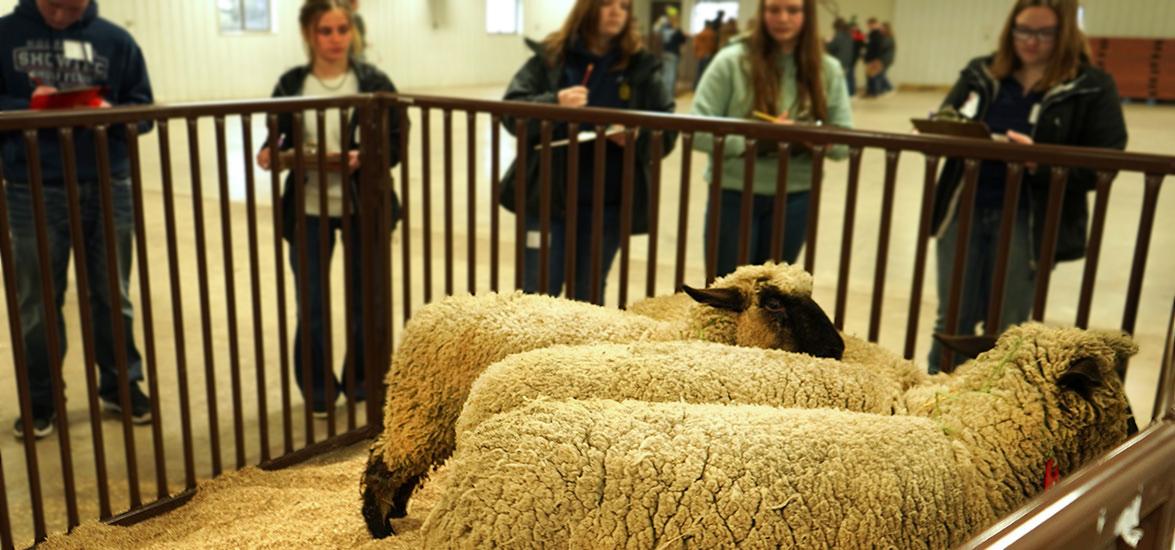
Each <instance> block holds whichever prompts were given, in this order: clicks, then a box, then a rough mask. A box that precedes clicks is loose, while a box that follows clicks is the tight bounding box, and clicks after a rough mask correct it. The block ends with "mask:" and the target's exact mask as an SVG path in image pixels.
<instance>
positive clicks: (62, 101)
mask: <svg viewBox="0 0 1175 550" xmlns="http://www.w3.org/2000/svg"><path fill="white" fill-rule="evenodd" d="M100 105H102V87H101V86H85V87H82V88H73V89H70V90H60V91H57V92H55V93H52V94H45V95H39V96H35V97H33V98H31V99H30V100H29V109H32V110H47V109H69V108H73V107H98V106H100Z"/></svg>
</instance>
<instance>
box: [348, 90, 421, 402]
mask: <svg viewBox="0 0 1175 550" xmlns="http://www.w3.org/2000/svg"><path fill="white" fill-rule="evenodd" d="M396 105H397V109H396V111H397V113H398V116H399V117H400V227H402V228H403V229H401V230H400V254H401V256H400V257H401V258H402V260H401V261H400V263H401V264H403V266H402V268H401V275H400V276H401V280H400V286H401V287H402V288H403V291H404V322H405V323H407V322H408V319H411V318H412V214H411V211H412V209H411V208H410V206H411V205H412V202H411V200H410V198H411V190H412V186H411V185H409V176H410V172H409V170H408V160H409V159H408V141H409V138H410V137H411V130H412V128H411V124H410V123H411V121H410V120H409V119H408V104H407V103H397V104H396ZM360 135H362V134H360ZM359 208H360V205H359V203H358V201H357V202H356V211H358V209H359ZM369 422H370V420H369Z"/></svg>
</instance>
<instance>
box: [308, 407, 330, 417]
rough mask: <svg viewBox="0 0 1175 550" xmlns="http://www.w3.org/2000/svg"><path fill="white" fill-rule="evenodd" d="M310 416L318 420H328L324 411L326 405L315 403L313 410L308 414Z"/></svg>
mask: <svg viewBox="0 0 1175 550" xmlns="http://www.w3.org/2000/svg"><path fill="white" fill-rule="evenodd" d="M310 415H311V416H313V417H314V418H317V419H319V420H326V419H328V418H330V415H329V414H327V411H326V404H324V403H315V404H314V410H313V412H311V413H310Z"/></svg>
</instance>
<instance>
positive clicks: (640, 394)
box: [456, 341, 905, 447]
mask: <svg viewBox="0 0 1175 550" xmlns="http://www.w3.org/2000/svg"><path fill="white" fill-rule="evenodd" d="M904 389H905V388H902V387H901V386H900V385H899V384H898V383H897V382H895V381H893V380H892V379H891V378H890V377H888V376H886V375H885V374H884V373H879V372H877V371H875V370H874V369H872V368H868V367H865V366H862V365H855V364H846V363H843V362H840V361H837V360H835V359H828V358H817V357H811V356H808V355H802V354H798V353H793V352H789V351H782V350H772V349H757V348H742V347H735V346H728V345H725V344H715V343H712V342H702V341H682V342H638V343H633V344H588V345H582V346H554V347H550V348H543V349H537V350H533V351H528V352H525V353H519V354H515V355H511V356H509V357H507V358H505V359H503V360H501V361H498V362H497V363H494V364H493V365H490V367H489V368H487V369H486V370H485V372H484V373H482V375H481V376H480V377H479V378H478V379H477V381H476V382H474V383H473V387H472V389H470V391H469V397H468V399H466V400H465V407H464V409H463V410H462V411H461V416H460V417H458V419H457V424H456V431H457V446H458V447H460V446H461V436H462V434H464V433H465V432H467V431H469V430H470V429H472V428H474V427H476V426H477V424H480V423H481V422H483V421H485V420H486V419H487V418H489V417H491V416H493V415H495V414H498V413H501V412H503V411H507V410H510V409H514V408H518V407H520V406H522V405H524V404H525V403H526V402H528V401H531V400H533V399H537V398H545V399H555V400H562V399H590V398H604V399H614V400H626V399H633V400H640V401H678V400H680V401H685V402H689V403H722V404H749V405H770V406H774V407H803V408H818V407H832V408H838V409H844V410H850V411H861V412H873V413H878V414H900V413H903V412H905V409H904V407H905V404H904V402H902V401H901V399H902V394H903V391H904Z"/></svg>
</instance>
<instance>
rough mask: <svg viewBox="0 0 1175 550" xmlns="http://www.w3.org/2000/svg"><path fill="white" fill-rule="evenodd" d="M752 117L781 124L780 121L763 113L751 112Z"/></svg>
mask: <svg viewBox="0 0 1175 550" xmlns="http://www.w3.org/2000/svg"><path fill="white" fill-rule="evenodd" d="M751 115H752V116H754V117H755V118H757V119H759V120H762V121H764V122H779V119H778V118H776V117H773V116H771V115H769V114H767V113H764V112H763V111H751Z"/></svg>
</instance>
